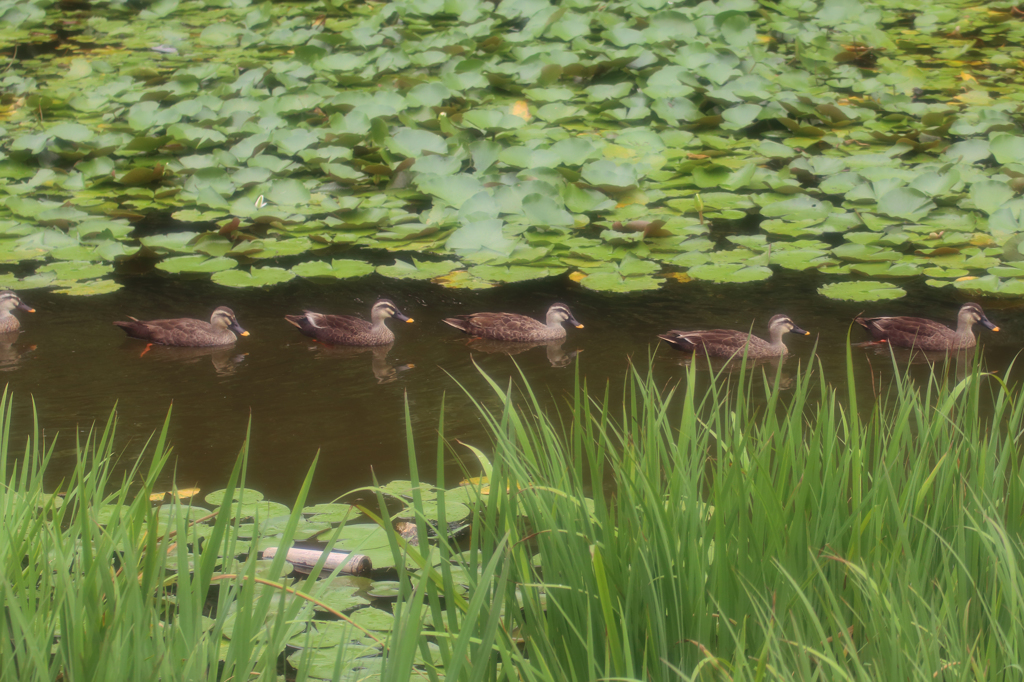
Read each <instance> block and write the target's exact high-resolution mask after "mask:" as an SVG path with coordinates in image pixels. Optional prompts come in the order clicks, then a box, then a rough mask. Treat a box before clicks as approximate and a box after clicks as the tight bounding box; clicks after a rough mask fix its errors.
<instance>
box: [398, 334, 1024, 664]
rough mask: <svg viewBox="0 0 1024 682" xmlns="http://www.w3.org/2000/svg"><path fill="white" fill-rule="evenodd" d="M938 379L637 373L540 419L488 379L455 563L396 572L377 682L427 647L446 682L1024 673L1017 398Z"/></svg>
mask: <svg viewBox="0 0 1024 682" xmlns="http://www.w3.org/2000/svg"><path fill="white" fill-rule="evenodd" d="M934 372H935V373H933V374H932V375H931V377H930V379H928V380H926V381H924V382H923V383H919V382H916V381H914V380H911V379H910V378H909V377H908V376H907V375H901V374H900V373H899V370H897V373H896V376H895V378H894V379H893V381H892V383H891V385H890V386H888V387H887V388H886V389H885V390H884V391H881V393H882V395H880V396H879V397H877V398H876V399H875V400H873V401H872V402H870V404H866V403H864V402H861V403H860V404H858V403H857V398H856V396H857V391H856V386H855V385H854V384H853V381H854V372H853V371H852V358H851V357H850V355H849V352H848V356H847V376H846V383H845V384H842V385H840V386H838V387H837V386H835V385H832V384H830V383H828V382H827V381H826V378H825V377H823V376H822V375H821V373H820V372H817V371H815V368H814V367H806V368H803V369H802V370H801V371H799V372H798V373H797V375H796V376H795V377H793V378H792V383H791V384H790V385H788V386H786V387H783V385H782V383H783V382H782V380H781V376H782V374H781V372H779V373H775V372H774V371H773V370H770V371H768V372H767V373H763V372H762V371H761V370H759V369H757V370H752V371H750V372H747V373H743V375H742V376H741V377H740V378H739V379H738V380H728V379H727V377H725V376H719V377H717V378H716V380H714V381H712V382H711V384H710V386H709V387H708V388H706V389H700V388H698V386H699V384H698V380H697V372H695V371H690V372H689V373H688V374H687V376H686V378H685V379H684V380H683V381H682V382H681V385H677V386H674V387H671V388H668V389H666V388H665V387H662V386H659V385H656V384H655V382H654V381H653V379H652V374H651V372H650V371H646V372H643V371H638V370H635V369H634V370H633V371H632V372H631V373H630V375H629V377H628V378H627V380H626V387H625V388H626V390H625V392H624V395H625V398H624V399H622V400H621V401H619V400H613V399H612V398H611V397H610V392H609V391H608V390H607V388H605V389H603V390H602V391H593V390H591V389H590V388H589V387H587V386H586V384H585V383H581V382H580V381H579V379H577V383H576V388H575V392H574V394H573V395H572V396H571V398H570V399H569V404H568V405H567V406H566V409H562V410H559V411H557V412H548V411H545V410H544V409H543V408H542V404H541V401H540V400H539V399H538V397H537V395H536V394H535V393H534V392H533V391H532V390H531V389H530V387H529V384H528V383H527V382H526V381H525V379H523V381H522V382H521V386H522V388H521V390H515V389H513V388H506V387H502V386H499V385H498V384H497V383H493V382H492V387H493V395H492V396H488V397H486V398H484V397H479V396H478V398H479V400H478V402H477V403H476V405H477V407H478V409H479V410H480V413H481V415H483V417H484V419H485V420H486V422H487V425H488V427H489V430H490V432H491V434H492V437H493V443H492V444H491V445H490V446H489V447H488V448H481V449H478V450H474V451H475V452H476V454H477V455H478V457H479V458H480V460H481V461H482V462H483V463H484V465H485V467H487V468H488V475H489V478H490V487H489V491H488V492H489V494H488V495H487V496H486V504H484V505H483V506H481V507H480V509H479V510H478V512H477V516H476V518H475V519H474V523H473V535H472V539H471V547H470V548H469V550H468V551H462V552H461V553H458V554H457V552H460V550H459V548H457V547H454V546H449V545H448V544H447V543H446V542H445V541H444V540H443V539H442V540H441V541H440V542H439V546H440V549H441V559H442V560H441V561H440V563H439V564H438V565H437V567H436V568H434V569H431V570H429V571H423V570H421V571H420V572H418V573H415V574H413V573H406V574H403V576H402V581H403V584H404V586H405V589H404V592H403V598H402V600H401V601H400V602H399V604H397V605H396V609H395V610H396V613H401V614H402V620H403V621H404V622H405V626H404V627H405V630H404V633H403V634H406V635H409V636H405V637H400V638H395V640H394V643H393V645H392V646H391V647H390V648H389V649H388V650H387V651H388V654H389V658H388V660H387V663H386V665H385V669H384V676H383V677H384V679H388V680H399V679H401V680H404V679H406V678H407V676H408V675H409V673H410V669H411V668H410V661H411V658H412V651H413V649H414V648H415V647H416V646H421V647H422V646H424V645H425V642H426V641H427V640H428V639H429V640H431V641H434V638H436V643H437V644H438V646H440V647H441V650H442V652H443V653H444V659H445V661H446V668H445V671H444V673H445V676H446V677H447V679H459V680H485V679H510V680H511V679H523V680H597V679H618V680H623V679H635V680H655V681H660V680H680V679H681V680H765V679H775V680H873V681H875V680H922V681H923V680H930V681H933V680H979V679H985V680H1019V679H1020V678H1021V676H1022V675H1024V667H1022V657H1024V573H1022V571H1021V562H1022V559H1024V552H1022V550H1024V545H1022V541H1021V533H1022V530H1024V485H1022V480H1021V465H1020V457H1021V448H1020V436H1021V427H1022V413H1024V400H1022V399H1021V396H1020V394H1019V391H1018V390H1016V389H1015V388H1011V387H1009V386H1007V385H1006V384H1005V383H1004V382H1003V381H1002V380H1001V379H1000V378H999V377H997V376H994V375H990V374H986V373H984V372H982V371H981V370H979V369H978V368H977V366H976V365H975V367H974V369H973V371H972V372H971V373H970V374H969V375H967V376H966V377H965V378H962V379H960V380H957V379H953V378H950V377H949V376H948V375H946V374H944V369H943V368H942V366H939V367H938V368H937V369H936V370H934ZM441 427H442V430H443V423H442V424H441ZM443 453H444V449H443V447H441V446H440V445H439V447H438V450H437V466H438V468H437V470H438V472H439V473H440V472H441V470H442V468H441V463H442V458H443ZM415 459H416V458H415V455H414V453H413V452H412V450H410V464H412V465H413V470H414V471H415ZM441 487H443V486H441ZM439 507H443V505H441V504H439ZM396 551H398V547H397V546H396ZM450 557H456V558H457V561H456V563H462V564H464V565H463V566H462V569H461V570H463V571H464V573H465V575H468V576H470V583H471V584H470V589H469V591H468V594H467V596H466V598H465V599H466V600H467V602H468V606H465V607H464V606H463V605H462V602H461V601H460V602H456V600H447V601H445V600H442V599H441V598H440V595H442V594H451V593H452V590H451V586H452V579H451V577H450V572H451V565H452V564H451V563H450V562H449V561H448V559H449V558H450ZM425 615H426V616H429V618H427V619H424V616H425ZM424 621H426V622H430V623H432V624H431V625H430V626H428V627H425V629H424V631H423V632H422V633H421V636H420V637H419V638H416V637H413V636H411V635H413V634H414V633H415V632H417V630H418V629H419V623H420V622H424ZM510 668H512V669H514V671H513V670H510ZM431 677H432V679H440V675H439V676H438V677H437V678H434V677H433V676H431Z"/></svg>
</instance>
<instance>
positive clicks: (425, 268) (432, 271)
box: [377, 258, 462, 279]
mask: <svg viewBox="0 0 1024 682" xmlns="http://www.w3.org/2000/svg"><path fill="white" fill-rule="evenodd" d="M461 267H462V263H460V262H458V261H453V260H443V261H421V260H417V259H415V258H413V259H412V262H411V263H409V262H406V261H403V260H398V259H396V260H395V263H394V265H381V266H380V267H378V268H377V274H379V275H384V276H385V277H392V278H394V279H433V278H435V277H440V276H441V275H447V274H448V273H449V272H451V271H452V270H455V269H457V268H461Z"/></svg>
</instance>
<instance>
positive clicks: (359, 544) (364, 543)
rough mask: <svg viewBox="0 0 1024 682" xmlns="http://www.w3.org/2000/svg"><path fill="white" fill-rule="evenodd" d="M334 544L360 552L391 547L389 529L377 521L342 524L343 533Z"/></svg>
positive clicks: (347, 549) (339, 547)
mask: <svg viewBox="0 0 1024 682" xmlns="http://www.w3.org/2000/svg"><path fill="white" fill-rule="evenodd" d="M334 544H335V547H337V548H338V549H344V550H346V551H351V552H359V553H360V554H365V553H366V550H370V549H376V548H378V547H390V545H389V542H388V534H387V531H385V530H384V529H383V528H381V527H380V526H378V525H377V524H375V523H350V524H346V525H345V526H342V529H341V535H340V536H339V537H338V539H337V541H335V543H334ZM374 566H376V564H374Z"/></svg>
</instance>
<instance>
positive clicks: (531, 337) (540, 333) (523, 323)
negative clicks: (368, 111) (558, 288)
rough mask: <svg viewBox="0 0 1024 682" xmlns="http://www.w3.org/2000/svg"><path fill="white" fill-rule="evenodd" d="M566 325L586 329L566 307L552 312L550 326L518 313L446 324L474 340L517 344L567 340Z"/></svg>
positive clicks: (478, 315) (556, 306)
mask: <svg viewBox="0 0 1024 682" xmlns="http://www.w3.org/2000/svg"><path fill="white" fill-rule="evenodd" d="M562 322H568V323H570V324H572V325H573V326H574V327H577V328H582V327H583V325H582V324H580V323H579V322H577V321H576V318H574V317H573V316H572V313H571V312H569V308H568V307H567V306H565V305H564V304H562V303H556V304H554V305H552V306H551V307H550V308H549V309H548V314H547V324H545V323H543V322H540V321H539V320H535V319H533V318H532V317H527V316H526V315H518V314H516V313H473V314H471V315H459V316H458V317H449V318H446V319H445V323H446V324H449V325H451V326H453V327H455V328H456V329H458V330H459V331H463V332H465V333H467V334H470V335H472V336H478V337H480V338H482V339H492V340H495V341H516V342H527V341H553V340H555V339H564V338H565V328H564V327H563V326H562Z"/></svg>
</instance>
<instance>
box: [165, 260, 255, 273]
mask: <svg viewBox="0 0 1024 682" xmlns="http://www.w3.org/2000/svg"><path fill="white" fill-rule="evenodd" d="M237 266H238V261H236V260H235V259H233V258H223V257H220V258H209V257H207V256H175V257H173V258H166V259H164V260H162V261H160V262H159V263H157V264H156V267H157V268H159V269H161V270H163V271H165V272H172V273H179V272H202V273H213V272H220V271H221V270H230V269H231V268H234V267H237Z"/></svg>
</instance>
